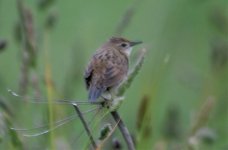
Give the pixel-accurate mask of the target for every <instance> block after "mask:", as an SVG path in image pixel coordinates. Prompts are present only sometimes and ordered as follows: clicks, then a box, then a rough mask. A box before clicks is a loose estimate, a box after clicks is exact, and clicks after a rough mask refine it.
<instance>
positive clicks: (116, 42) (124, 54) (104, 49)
mask: <svg viewBox="0 0 228 150" xmlns="http://www.w3.org/2000/svg"><path fill="white" fill-rule="evenodd" d="M141 43H142V42H141V41H129V40H127V39H125V38H122V37H112V38H110V39H109V40H108V41H107V42H105V43H104V44H103V45H102V46H101V47H100V48H98V49H97V50H96V52H95V54H94V55H93V56H92V58H91V59H90V62H89V64H88V66H87V68H86V70H85V73H84V80H85V84H86V89H87V90H88V100H89V102H96V101H97V99H98V98H99V97H101V96H102V95H103V94H104V93H107V92H108V93H113V92H116V89H117V88H118V87H119V86H120V84H121V83H122V81H123V80H124V79H125V78H126V77H127V74H128V69H129V56H130V54H131V51H132V47H133V46H135V45H138V44H141ZM111 95H112V94H111Z"/></svg>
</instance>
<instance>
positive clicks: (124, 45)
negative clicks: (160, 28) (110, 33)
mask: <svg viewBox="0 0 228 150" xmlns="http://www.w3.org/2000/svg"><path fill="white" fill-rule="evenodd" d="M141 43H142V42H141V41H129V40H127V39H125V38H122V37H112V38H110V39H109V41H108V44H110V46H113V47H114V48H115V49H117V50H119V51H121V52H123V53H125V54H126V55H127V56H129V55H130V53H131V50H132V47H133V46H135V45H138V44H141Z"/></svg>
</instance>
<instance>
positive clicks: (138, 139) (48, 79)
mask: <svg viewBox="0 0 228 150" xmlns="http://www.w3.org/2000/svg"><path fill="white" fill-rule="evenodd" d="M112 36H123V37H126V38H128V39H131V40H142V41H143V42H144V44H142V45H141V46H139V47H135V48H134V51H133V54H132V56H131V61H130V66H131V67H130V69H131V71H130V72H129V78H128V80H127V82H125V83H124V84H123V86H121V88H120V89H119V93H118V95H120V96H123V98H124V100H123V101H121V105H118V107H117V108H118V109H117V110H116V112H118V114H119V116H121V120H122V121H123V122H124V124H125V125H126V127H127V128H128V130H129V132H130V133H131V135H132V139H133V142H134V143H135V146H136V149H139V150H144V149H145V150H147V149H148V150H150V149H154V150H184V149H187V150H220V149H221V150H223V149H224V150H225V149H228V144H227V141H228V130H227V126H228V1H226V0H216V1H213V0H204V1H202V0H201V1H196V0H195V1H194V0H192V1H189V0H182V1H178V0H172V1H169V0H161V1H150V0H143V1H142V0H141V1H140V0H135V1H130V0H126V1H101V0H98V1H90V2H86V1H79V0H67V1H60V0H59V1H57V0H36V1H30V0H14V1H10V0H0V149H10V150H14V149H15V150H17V149H38V150H40V149H52V150H58V149H66V150H68V149H89V148H91V144H92V143H91V141H90V138H89V137H88V135H87V134H86V131H85V128H84V126H83V124H82V122H81V120H80V118H79V117H78V115H77V113H76V112H75V107H74V106H73V105H71V101H77V102H78V103H77V104H78V105H77V106H78V108H79V109H80V111H81V113H82V114H83V117H84V119H85V121H86V123H87V124H88V126H89V128H90V130H91V132H92V136H93V138H94V140H95V141H96V143H97V145H98V148H97V149H127V148H128V146H129V145H128V144H126V142H125V140H124V138H123V137H122V135H121V132H120V130H119V129H118V125H119V123H120V121H118V120H116V122H115V121H114V119H113V118H112V115H110V113H109V111H110V110H109V109H107V108H102V109H101V106H100V105H97V104H94V105H88V103H87V100H86V99H87V91H86V90H85V85H84V83H83V73H84V69H85V67H86V65H87V63H88V61H89V58H90V57H91V55H92V54H93V53H94V51H95V50H96V48H98V47H99V46H100V45H101V44H102V43H103V42H104V41H105V40H107V39H108V38H110V37H112ZM145 49H146V50H147V51H146V53H145V51H144V50H145ZM143 58H144V61H142V60H143ZM142 62H143V63H142ZM8 89H10V92H9V91H8ZM58 100H61V101H58ZM63 100H65V101H63ZM69 101H70V102H69ZM44 102H45V103H44ZM113 110H114V109H113ZM64 118H65V119H64ZM12 129H14V130H12ZM24 129H26V130H24ZM49 131H51V132H49Z"/></svg>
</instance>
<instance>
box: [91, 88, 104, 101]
mask: <svg viewBox="0 0 228 150" xmlns="http://www.w3.org/2000/svg"><path fill="white" fill-rule="evenodd" d="M104 91H105V89H104V88H97V87H96V86H90V88H89V102H95V101H96V100H97V99H98V98H99V97H100V96H101V94H102V93H103V92H104Z"/></svg>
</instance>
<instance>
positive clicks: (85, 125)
mask: <svg viewBox="0 0 228 150" xmlns="http://www.w3.org/2000/svg"><path fill="white" fill-rule="evenodd" d="M73 106H74V108H75V110H76V112H77V114H78V116H79V118H80V120H81V121H82V124H83V126H84V128H85V130H86V132H87V134H88V136H89V139H90V141H91V143H92V146H93V149H95V150H96V149H97V144H96V142H95V140H94V138H93V136H92V133H91V131H90V129H89V127H88V125H87V123H86V121H85V119H84V118H83V116H82V113H81V111H80V110H79V108H78V105H77V104H75V103H74V104H73Z"/></svg>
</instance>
